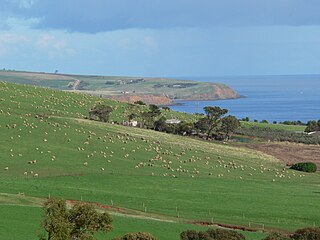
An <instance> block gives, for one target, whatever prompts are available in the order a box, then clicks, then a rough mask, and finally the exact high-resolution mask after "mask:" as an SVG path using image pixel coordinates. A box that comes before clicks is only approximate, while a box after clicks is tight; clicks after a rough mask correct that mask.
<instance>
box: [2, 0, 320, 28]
mask: <svg viewBox="0 0 320 240" xmlns="http://www.w3.org/2000/svg"><path fill="white" fill-rule="evenodd" d="M0 1H1V0H0ZM2 1H3V0H2ZM5 2H6V4H5V5H6V6H5V7H4V8H3V9H5V10H6V11H7V12H10V13H11V14H14V15H17V16H18V17H22V18H38V19H42V21H41V23H40V24H38V25H37V27H38V28H46V29H65V30H68V31H77V32H87V33H97V32H104V31H113V30H120V29H129V28H157V29H161V28H175V27H212V26H255V25H256V26H261V25H263V26H268V25H293V26H295V25H319V24H320V14H318V12H319V9H320V1H318V0H67V1H66V0H55V1H52V0H38V1H36V2H34V4H33V5H32V6H31V5H30V7H29V8H14V5H16V4H14V3H13V2H15V1H12V0H11V1H10V0H5ZM27 2H33V1H27Z"/></svg>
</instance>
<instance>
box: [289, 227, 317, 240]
mask: <svg viewBox="0 0 320 240" xmlns="http://www.w3.org/2000/svg"><path fill="white" fill-rule="evenodd" d="M291 238H292V239H294V240H319V239H320V227H313V228H312V227H309V228H302V229H298V230H297V231H295V233H294V234H293V236H292V237H291Z"/></svg>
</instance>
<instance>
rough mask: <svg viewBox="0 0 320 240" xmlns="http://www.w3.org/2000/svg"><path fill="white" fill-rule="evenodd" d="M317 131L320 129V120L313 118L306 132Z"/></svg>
mask: <svg viewBox="0 0 320 240" xmlns="http://www.w3.org/2000/svg"><path fill="white" fill-rule="evenodd" d="M315 131H320V120H319V121H315V120H312V121H309V122H308V123H307V127H306V129H305V132H315Z"/></svg>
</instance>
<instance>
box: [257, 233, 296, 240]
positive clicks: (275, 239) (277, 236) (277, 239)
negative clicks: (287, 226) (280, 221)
mask: <svg viewBox="0 0 320 240" xmlns="http://www.w3.org/2000/svg"><path fill="white" fill-rule="evenodd" d="M263 240H290V237H289V236H285V235H283V234H281V233H270V234H268V236H267V237H266V238H264V239H263Z"/></svg>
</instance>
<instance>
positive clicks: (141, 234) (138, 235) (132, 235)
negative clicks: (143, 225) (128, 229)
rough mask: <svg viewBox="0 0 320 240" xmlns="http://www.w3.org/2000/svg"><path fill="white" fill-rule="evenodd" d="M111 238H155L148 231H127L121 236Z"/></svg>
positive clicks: (136, 239)
mask: <svg viewBox="0 0 320 240" xmlns="http://www.w3.org/2000/svg"><path fill="white" fill-rule="evenodd" d="M113 240H156V238H155V237H154V236H153V235H152V234H150V233H148V232H137V233H127V234H126V235H124V236H123V237H121V238H114V239H113Z"/></svg>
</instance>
